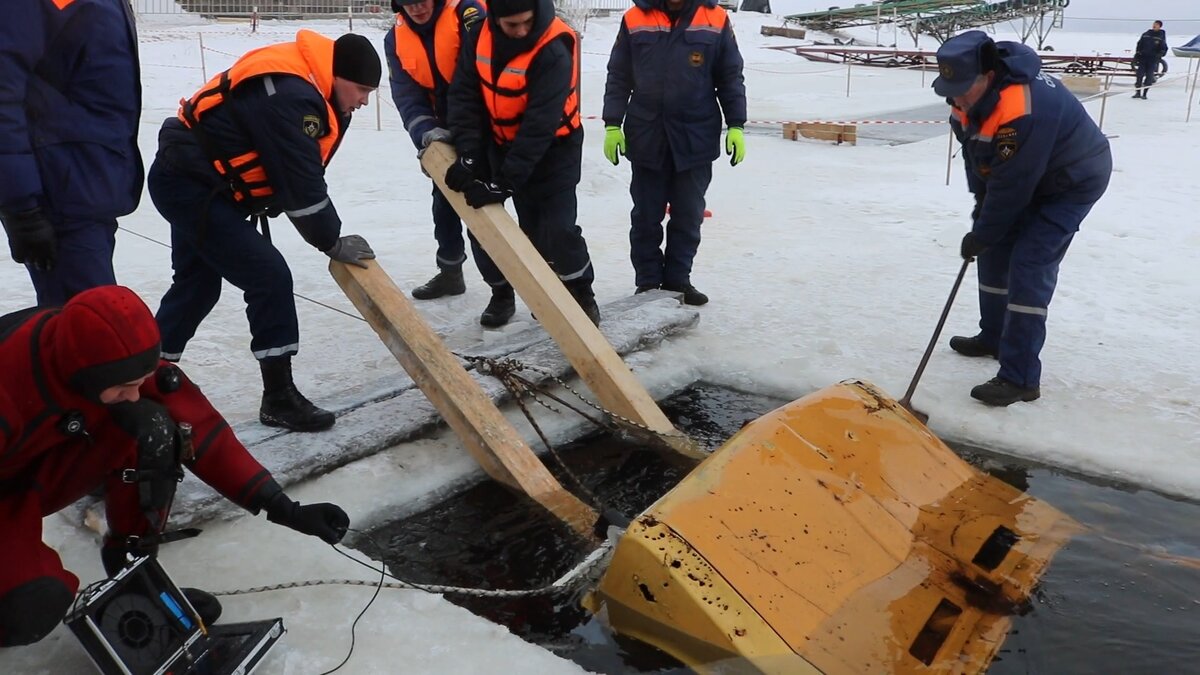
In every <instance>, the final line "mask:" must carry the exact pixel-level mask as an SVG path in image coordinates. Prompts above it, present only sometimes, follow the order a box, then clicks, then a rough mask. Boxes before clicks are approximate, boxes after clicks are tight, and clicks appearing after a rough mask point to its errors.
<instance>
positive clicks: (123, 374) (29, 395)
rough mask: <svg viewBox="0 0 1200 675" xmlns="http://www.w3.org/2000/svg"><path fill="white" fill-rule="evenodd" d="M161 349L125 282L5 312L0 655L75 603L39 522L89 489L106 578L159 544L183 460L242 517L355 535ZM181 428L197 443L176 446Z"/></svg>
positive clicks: (214, 610) (214, 611) (200, 607)
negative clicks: (270, 464)
mask: <svg viewBox="0 0 1200 675" xmlns="http://www.w3.org/2000/svg"><path fill="white" fill-rule="evenodd" d="M159 351H160V346H159V335H158V326H157V324H155V322H154V316H153V314H151V313H150V310H149V308H147V307H146V305H145V303H143V302H142V300H141V299H140V298H139V297H138V296H137V295H135V294H134V293H133V291H131V290H129V289H127V288H124V287H121V286H101V287H98V288H93V289H90V290H87V291H84V292H82V293H80V294H78V295H76V296H75V297H74V298H72V299H71V300H70V301H68V302H67V303H66V305H64V306H63V307H62V308H50V309H47V308H32V309H27V310H22V311H19V312H15V313H13V314H8V315H6V316H3V317H0V551H3V554H2V555H0V647H9V646H14V645H24V644H31V643H33V642H37V641H38V640H40V639H42V638H43V637H45V636H46V635H47V634H48V633H49V632H50V631H51V630H53V629H54V627H55V626H56V625H58V623H59V621H61V620H62V618H63V616H65V614H66V612H67V610H68V609H69V608H70V606H71V602H72V600H73V598H74V595H75V592H76V590H77V589H78V587H79V579H78V578H77V577H76V576H75V575H74V574H72V573H71V572H69V571H67V570H66V569H65V568H64V567H63V564H62V560H60V559H59V556H58V554H57V553H56V552H55V551H54V550H53V549H51V548H50V547H49V546H47V545H46V544H45V543H44V542H43V541H42V518H43V517H45V516H47V515H50V514H52V513H54V512H56V511H58V510H60V509H62V508H64V507H66V506H67V505H69V504H71V503H72V502H74V501H76V500H78V499H79V498H81V497H83V496H84V495H87V494H88V493H89V492H91V491H92V490H94V489H96V488H97V487H100V486H103V487H104V488H105V495H106V506H107V517H108V529H109V532H108V534H107V535H106V537H105V541H104V549H103V551H102V554H101V557H102V559H103V561H104V567H105V569H106V571H107V572H108V573H109V574H110V575H112V574H115V573H116V572H117V571H118V570H120V569H121V568H122V567H123V566H124V565H125V564H126V562H127V561H128V558H129V556H130V555H133V556H135V557H136V556H144V555H154V553H155V551H156V548H157V544H158V543H159V542H161V541H164V536H163V535H164V532H163V529H164V526H165V525H166V520H167V515H168V514H167V511H168V510H169V507H170V503H171V498H172V496H173V494H174V486H175V484H176V482H177V479H178V477H179V476H180V475H181V474H180V468H181V465H182V466H186V467H187V468H189V469H191V471H192V472H193V473H195V474H196V475H197V476H198V477H199V478H201V479H202V480H203V481H204V482H206V483H208V484H209V485H211V486H212V487H213V488H214V489H216V490H217V491H218V492H220V493H221V494H222V495H224V496H225V497H226V498H228V499H229V500H231V501H233V502H235V503H237V504H239V505H240V506H242V507H243V508H245V509H247V510H249V511H250V512H252V513H255V514H257V513H258V512H259V511H263V510H265V511H266V512H267V518H268V520H271V521H272V522H275V523H279V524H282V525H286V526H288V527H291V528H292V529H295V530H297V531H299V532H302V533H304V534H310V535H313V536H317V537H320V538H321V539H322V540H324V541H326V542H329V543H331V544H332V543H336V542H338V541H340V540H341V538H342V536H343V535H344V534H345V532H346V529H347V527H349V524H350V521H349V518H347V516H346V514H345V512H344V511H342V510H341V509H340V508H338V507H337V506H335V505H333V504H309V505H306V506H301V505H299V504H297V503H296V502H294V501H292V500H291V499H289V498H288V497H287V495H285V494H284V493H283V489H282V488H281V487H280V486H279V484H278V483H277V482H275V480H274V479H273V478H272V477H271V474H270V472H268V471H267V470H266V469H265V468H263V466H262V465H261V464H259V463H258V462H257V461H256V460H255V459H254V458H253V457H252V456H251V455H250V454H249V453H248V452H247V451H246V448H245V447H244V446H243V445H242V444H241V443H240V442H239V441H238V440H237V438H236V437H235V436H234V435H233V432H232V431H231V430H230V429H229V424H228V423H227V422H226V421H225V420H224V419H223V418H222V417H221V415H220V414H219V413H218V412H217V411H216V410H215V409H214V408H213V407H212V405H211V404H210V403H209V402H208V399H206V398H205V397H204V394H202V393H201V392H200V390H199V388H197V387H196V385H194V384H193V383H192V382H191V381H189V380H188V379H187V378H186V377H185V376H184V375H183V373H182V372H181V371H180V370H179V369H178V367H176V366H174V365H172V364H168V363H166V362H164V361H160V359H159ZM184 423H187V424H189V425H191V429H192V436H191V438H193V439H194V443H193V444H188V443H180V442H179V440H180V439H181V438H182V437H183V435H184V434H182V433H181V432H180V429H181V428H186V427H183V424H184ZM166 535H167V537H166V538H167V539H169V538H170V537H169V535H170V533H166ZM185 593H187V594H188V597H189V599H190V600H194V602H193V605H194V606H196V609H197V611H198V612H199V613H200V615H201V618H202V619H205V620H206V621H209V622H211V621H212V620H215V618H216V616H217V615H219V614H220V605H219V604H218V603H217V602H216V599H215V598H213V597H212V596H210V595H208V594H206V593H203V592H197V591H195V590H194V589H188V591H185ZM206 615H207V616H206Z"/></svg>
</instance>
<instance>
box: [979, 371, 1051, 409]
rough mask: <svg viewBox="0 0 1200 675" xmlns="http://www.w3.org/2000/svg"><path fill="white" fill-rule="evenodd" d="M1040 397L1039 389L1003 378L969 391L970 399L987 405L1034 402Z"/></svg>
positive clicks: (995, 378) (989, 381)
mask: <svg viewBox="0 0 1200 675" xmlns="http://www.w3.org/2000/svg"><path fill="white" fill-rule="evenodd" d="M1041 395H1042V390H1041V389H1040V388H1039V387H1022V386H1019V385H1017V384H1015V383H1013V382H1009V381H1008V380H1006V379H1004V378H1003V377H993V378H992V379H990V380H988V381H987V382H984V383H983V384H981V385H979V386H977V387H975V388H973V389H971V398H973V399H976V400H979V401H983V402H984V403H986V404H988V405H994V406H1007V405H1012V404H1014V403H1016V402H1017V401H1036V400H1037V399H1038V398H1039V397H1041Z"/></svg>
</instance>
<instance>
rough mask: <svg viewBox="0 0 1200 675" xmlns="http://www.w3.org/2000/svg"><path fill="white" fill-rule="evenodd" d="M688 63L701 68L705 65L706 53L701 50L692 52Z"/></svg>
mask: <svg viewBox="0 0 1200 675" xmlns="http://www.w3.org/2000/svg"><path fill="white" fill-rule="evenodd" d="M688 63H690V64H692V67H693V68H699V67H700V66H702V65H704V54H701V53H700V52H692V53H691V54H689V55H688Z"/></svg>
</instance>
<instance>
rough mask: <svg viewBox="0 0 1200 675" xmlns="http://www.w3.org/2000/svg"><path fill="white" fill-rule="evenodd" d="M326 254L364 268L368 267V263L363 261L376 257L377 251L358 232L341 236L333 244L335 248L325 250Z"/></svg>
mask: <svg viewBox="0 0 1200 675" xmlns="http://www.w3.org/2000/svg"><path fill="white" fill-rule="evenodd" d="M325 255H327V256H329V257H330V258H333V259H334V260H337V261H338V262H344V263H346V264H347V265H358V266H359V267H361V268H363V269H366V268H367V263H365V262H363V261H364V260H374V259H375V251H372V250H371V245H370V244H368V243H367V240H366V239H363V238H362V237H360V236H358V235H357V234H351V235H347V236H345V237H341V238H339V239H338V240H337V243H336V244H334V245H333V248H331V249H329V250H328V251H325Z"/></svg>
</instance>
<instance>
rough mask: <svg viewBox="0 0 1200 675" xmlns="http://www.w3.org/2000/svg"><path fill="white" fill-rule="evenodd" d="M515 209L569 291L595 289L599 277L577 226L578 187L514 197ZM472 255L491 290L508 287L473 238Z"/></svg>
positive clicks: (540, 251)
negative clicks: (491, 287)
mask: <svg viewBox="0 0 1200 675" xmlns="http://www.w3.org/2000/svg"><path fill="white" fill-rule="evenodd" d="M513 206H514V207H516V210H517V223H518V224H519V225H520V226H521V231H522V232H524V233H525V236H527V237H529V241H530V242H532V243H533V247H534V248H536V249H537V251H538V253H541V254H542V258H544V259H545V260H546V262H547V263H548V264H549V265H550V269H552V270H554V273H555V274H557V275H558V278H559V279H561V280H562V282H563V284H565V285H566V286H567V288H573V287H578V288H591V285H592V281H593V280H594V279H595V273H594V272H593V270H592V259H591V257H590V256H589V255H588V249H587V241H586V240H585V239H584V238H583V230H582V229H581V228H580V227H579V225H577V224H576V219H577V216H578V202H577V201H576V198H575V186H573V185H572V186H570V187H568V188H565V189H563V190H559V191H556V192H550V193H543V194H529V193H522V192H519V193H517V194H514V195H513ZM471 252H472V255H474V256H475V264H476V265H477V266H478V267H479V273H480V274H482V275H483V280H484V281H486V282H488V284H489V285H491V286H503V285H505V284H507V283H508V282H507V281H506V280H505V279H504V275H503V274H502V273H501V272H500V269H499V268H498V267H496V263H494V262H492V259H491V258H490V257H489V256H488V254H487V252H486V251H484V250H483V247H482V246H480V245H479V242H478V241H476V240H475V237H474V236H473V235H472V236H471Z"/></svg>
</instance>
